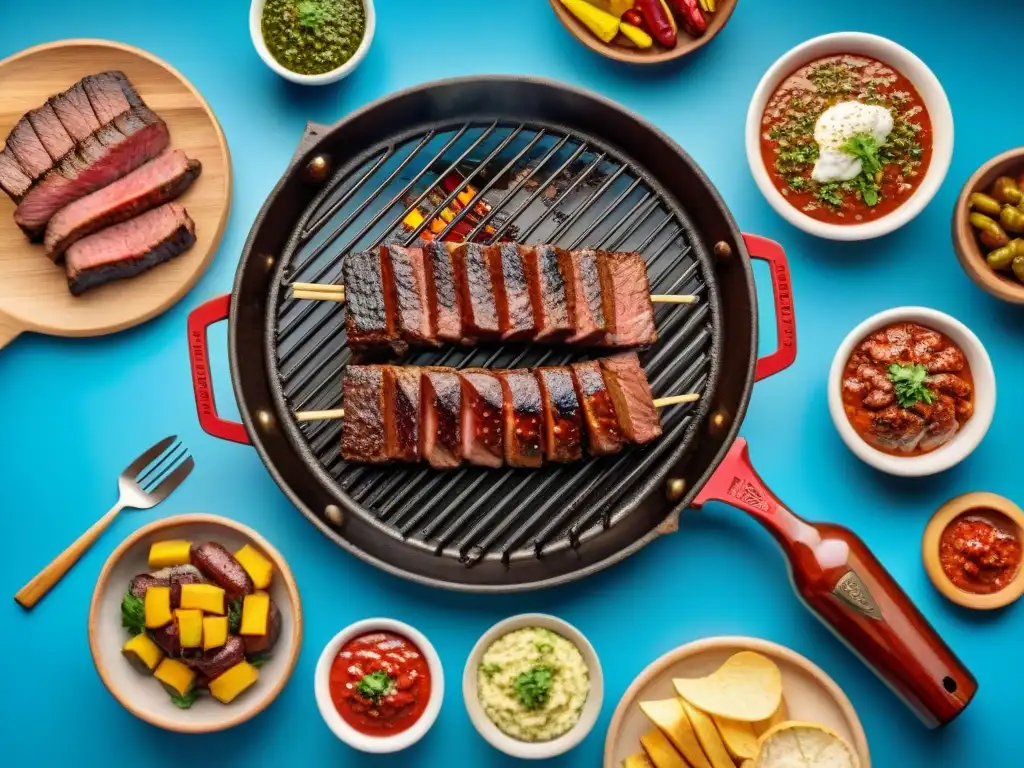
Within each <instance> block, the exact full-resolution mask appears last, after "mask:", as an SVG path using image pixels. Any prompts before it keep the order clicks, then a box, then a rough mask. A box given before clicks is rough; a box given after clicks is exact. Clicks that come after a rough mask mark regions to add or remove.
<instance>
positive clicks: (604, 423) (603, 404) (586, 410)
mask: <svg viewBox="0 0 1024 768" xmlns="http://www.w3.org/2000/svg"><path fill="white" fill-rule="evenodd" d="M572 378H573V384H575V386H576V396H577V398H578V399H579V401H580V405H581V406H582V407H583V419H584V422H585V423H586V432H587V450H588V451H589V452H590V453H592V454H593V455H595V456H607V455H608V454H612V453H618V452H619V451H621V450H622V431H621V430H620V429H619V420H618V418H616V416H615V406H614V405H613V404H612V398H611V395H610V394H609V393H608V388H607V387H606V386H605V383H604V376H603V375H602V374H601V364H600V363H598V362H597V361H596V360H590V361H588V362H585V363H575V364H574V365H573V366H572Z"/></svg>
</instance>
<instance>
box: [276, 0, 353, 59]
mask: <svg viewBox="0 0 1024 768" xmlns="http://www.w3.org/2000/svg"><path fill="white" fill-rule="evenodd" d="M260 26H261V28H262V31H263V41H264V43H266V46H267V50H269V51H270V55H271V56H273V57H274V58H275V59H276V60H277V61H278V63H279V64H281V66H283V67H285V68H286V69H290V70H291V71H292V72H295V73H297V74H300V75H322V74H324V73H325V72H330V71H331V70H334V69H337V68H338V67H340V66H341V65H342V64H344V63H345V62H346V61H348V60H349V59H351V58H352V56H353V55H354V54H355V52H356V49H357V48H358V47H359V44H360V43H361V42H362V41H363V34H364V33H365V32H366V13H365V11H364V9H363V4H362V2H361V1H360V0H267V3H266V5H265V6H264V7H263V18H262V20H261V23H260Z"/></svg>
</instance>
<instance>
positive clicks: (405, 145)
mask: <svg viewBox="0 0 1024 768" xmlns="http://www.w3.org/2000/svg"><path fill="white" fill-rule="evenodd" d="M453 174H456V176H454V177H453ZM452 178H456V179H458V184H456V185H452V184H450V183H448V184H445V183H444V182H445V180H450V179H452ZM467 186H472V187H473V188H474V189H475V190H476V191H477V196H476V197H475V198H474V199H473V202H474V203H476V202H477V201H479V200H480V199H483V200H485V201H486V202H487V204H488V206H489V210H486V209H483V210H481V209H479V208H476V207H475V206H474V205H469V206H462V207H461V208H460V207H459V203H458V196H459V194H460V193H462V192H463V191H464V190H465V189H466V188H467ZM446 209H447V210H446ZM414 211H418V212H419V213H421V214H422V222H419V223H416V224H415V226H410V225H408V224H406V223H405V222H406V220H407V217H408V216H409V215H410V213H412V212H414ZM484 211H486V213H485V212H484ZM443 213H445V214H447V218H445V216H444V215H442V214H443ZM452 213H454V216H452V215H451V214H452ZM437 221H440V222H442V223H443V226H437V225H433V228H432V230H431V231H434V232H435V234H436V236H437V237H446V236H449V235H456V234H457V235H459V237H458V239H460V240H461V239H463V237H465V239H474V238H475V239H481V240H484V241H486V242H495V241H497V240H499V239H505V240H515V241H517V242H524V243H555V244H558V245H560V246H562V247H565V248H569V249H575V248H583V247H588V248H603V249H607V250H628V251H637V252H639V253H640V254H642V255H643V256H644V258H645V260H646V261H647V262H648V273H649V277H650V282H651V290H652V292H656V293H693V294H696V295H698V296H699V297H700V299H701V300H700V302H698V303H697V304H695V305H657V306H656V312H655V318H656V321H657V325H658V332H659V335H660V339H661V340H660V341H659V343H658V345H657V346H656V347H655V348H654V349H652V350H650V351H648V352H647V353H645V354H643V355H641V360H642V362H643V364H644V368H645V370H646V371H647V374H648V377H649V379H650V381H651V388H652V390H653V392H654V393H655V396H656V397H658V396H663V395H670V394H679V393H683V392H693V391H696V392H703V391H704V389H705V387H707V386H708V384H709V383H710V384H711V386H712V387H713V385H714V378H715V375H716V370H717V366H716V362H715V361H716V357H717V355H716V350H717V345H718V343H719V341H718V331H717V329H716V328H715V327H714V324H713V322H712V317H713V312H712V306H713V305H715V304H716V303H717V301H718V297H717V295H716V294H715V293H714V291H715V288H714V286H713V283H709V280H708V275H706V274H705V272H704V270H705V266H704V265H708V264H710V261H709V260H708V258H707V254H706V253H704V252H703V251H702V250H701V249H702V248H703V245H702V243H701V242H700V241H699V239H698V238H697V237H696V236H695V234H694V232H695V230H694V228H693V226H692V225H691V223H690V222H689V221H688V220H687V218H686V215H685V213H684V212H683V211H681V210H679V209H678V207H677V206H674V205H672V204H671V203H670V202H669V200H668V198H667V196H666V195H665V194H664V193H663V192H661V191H660V190H659V189H658V188H657V187H656V185H655V183H654V182H653V181H651V180H650V177H649V176H648V175H647V174H645V173H643V172H641V171H640V170H639V169H637V168H636V167H635V165H633V164H632V163H631V162H630V161H628V160H627V159H625V157H624V156H622V155H621V153H619V152H618V151H617V150H615V149H614V148H611V147H608V146H605V145H604V144H603V143H602V142H600V141H599V140H596V139H593V138H590V137H585V136H582V135H580V134H579V133H577V132H572V131H568V130H566V129H564V128H560V127H558V126H545V125H540V124H526V123H516V124H511V123H506V122H503V121H500V120H498V121H487V122H471V123H464V124H458V125H440V126H436V127H433V128H431V129H429V130H424V129H422V128H421V129H419V130H418V131H415V132H410V133H408V134H406V135H404V136H401V137H398V138H396V139H394V140H392V141H389V142H386V143H384V142H382V143H381V144H380V145H378V146H376V147H373V148H371V149H370V150H369V151H367V152H365V153H363V154H362V155H361V156H360V157H359V158H357V159H356V160H354V161H353V162H352V163H350V164H349V165H348V166H347V167H345V168H343V169H341V170H340V171H339V172H338V173H337V174H336V175H335V177H334V179H332V181H331V183H330V184H329V185H328V186H327V187H326V188H325V189H324V190H323V191H322V192H321V194H320V195H319V196H318V197H317V199H316V200H315V201H314V202H313V203H312V205H311V206H310V207H309V209H307V211H306V213H305V215H304V217H303V219H302V223H301V225H300V227H299V229H298V231H297V232H296V234H295V235H293V237H292V240H291V243H290V245H289V248H288V249H287V251H286V252H285V253H284V254H283V255H282V259H281V268H280V282H281V285H282V290H280V291H278V292H277V295H278V301H277V304H276V306H275V307H274V311H275V312H276V325H275V332H276V350H277V358H276V361H275V363H274V364H275V366H276V370H275V371H273V373H274V374H276V375H277V376H278V377H279V380H280V382H281V389H282V392H283V393H284V396H285V400H286V402H287V403H288V406H289V407H290V408H291V410H292V411H297V410H307V409H316V410H320V409H327V408H336V407H338V406H339V405H340V404H341V384H340V382H341V372H342V369H343V368H344V366H345V364H346V363H347V362H348V360H349V357H350V354H349V350H348V348H347V346H346V344H345V333H344V308H343V307H342V306H341V305H339V304H335V303H330V302H307V301H296V300H293V299H290V298H288V297H287V294H288V291H287V290H284V289H283V287H284V286H286V285H287V283H289V282H293V281H294V282H299V281H302V282H337V281H339V279H340V274H341V263H342V259H343V258H344V254H345V253H348V252H351V251H353V250H363V249H366V248H370V247H373V246H376V245H380V244H381V243H385V242H396V243H401V244H406V245H407V244H410V243H412V242H414V241H415V240H416V239H417V238H418V237H419V236H420V235H421V234H422V233H423V232H424V231H425V230H426V228H427V227H431V226H432V224H433V222H437ZM438 230H439V231H438ZM467 232H468V234H467ZM709 285H711V287H710V288H709ZM599 354H600V352H599V351H597V350H593V351H587V350H567V349H557V348H546V347H542V346H524V345H508V346H485V345H481V346H479V347H473V348H455V347H452V348H445V349H442V350H414V351H413V354H411V355H410V356H409V357H408V358H407V359H406V361H405V362H406V363H408V364H413V365H451V366H455V367H458V368H463V367H469V366H481V367H488V368H492V367H509V368H511V367H521V366H535V365H562V364H566V363H568V362H570V361H572V360H575V359H585V358H587V357H593V356H598V355H599ZM700 413H702V407H701V405H700V404H693V405H682V406H674V407H671V408H668V409H666V410H665V411H663V412H662V414H661V415H662V424H663V426H664V433H665V434H664V436H663V438H662V439H661V440H660V441H658V442H656V443H655V444H653V445H651V446H648V447H647V448H644V449H640V450H633V451H629V452H626V453H624V454H622V455H620V456H615V457H602V458H591V459H588V460H586V461H585V462H582V463H579V464H574V465H565V466H549V467H545V468H544V469H541V470H535V471H528V470H513V469H507V468H506V469H504V470H497V471H495V470H486V469H480V468H473V467H466V468H462V469H459V470H456V471H454V472H438V471H435V470H432V469H430V468H429V467H427V466H426V465H411V466H409V465H405V466H403V465H394V466H385V467H379V466H376V467H371V466H365V465H349V464H346V463H345V462H344V461H343V460H342V459H341V455H340V450H339V448H340V429H341V427H340V423H339V422H337V421H324V422H318V423H317V422H312V423H304V424H300V425H298V429H299V434H301V436H302V439H303V440H304V441H305V446H302V447H303V448H305V449H306V450H307V451H308V452H309V453H311V454H312V455H313V456H314V457H315V458H316V459H317V461H318V462H319V463H320V465H321V467H322V468H323V470H324V471H325V472H326V474H327V475H328V476H329V477H330V478H331V480H332V481H333V488H332V491H333V492H334V494H335V495H337V496H338V497H339V498H340V499H344V498H345V495H346V494H347V497H348V499H349V500H350V502H351V503H350V504H349V505H348V506H349V507H350V508H353V509H355V510H356V511H357V512H358V513H359V514H361V515H364V516H365V517H366V518H367V519H369V520H371V521H373V522H374V523H375V524H376V525H377V527H378V528H380V529H381V530H383V531H386V532H387V533H389V534H390V535H392V536H394V537H396V538H398V539H401V540H404V541H405V542H406V543H407V544H408V545H409V546H414V547H418V548H421V549H423V550H424V551H427V552H430V553H432V554H435V555H438V556H444V557H451V558H457V559H458V560H459V561H461V562H463V563H465V564H466V565H472V564H474V563H477V562H480V561H481V560H484V559H491V560H493V559H498V560H501V561H503V562H505V563H509V562H513V561H516V560H519V559H522V558H534V557H538V556H543V555H545V554H548V553H551V552H554V551H556V550H559V549H562V548H565V547H573V546H577V545H578V544H579V543H580V542H582V541H585V540H587V539H588V538H589V537H591V536H594V535H597V534H599V533H600V532H601V531H602V530H604V529H606V528H608V527H610V526H612V525H614V524H615V522H616V521H617V520H619V519H621V517H622V516H624V515H626V514H629V512H630V511H631V510H632V509H633V508H634V507H636V505H637V503H638V502H639V499H640V497H641V496H642V494H641V493H639V492H638V491H639V489H640V487H641V485H643V484H644V483H650V482H651V479H652V476H655V475H656V474H657V472H658V471H659V468H660V469H661V471H662V472H663V471H665V469H666V468H667V466H670V465H671V463H673V462H674V461H675V460H678V458H679V455H680V454H681V453H682V450H684V449H685V443H686V442H687V440H688V439H689V436H691V435H692V434H693V433H694V432H695V430H694V429H692V427H694V426H695V421H696V420H697V417H698V414H700ZM669 459H671V461H669Z"/></svg>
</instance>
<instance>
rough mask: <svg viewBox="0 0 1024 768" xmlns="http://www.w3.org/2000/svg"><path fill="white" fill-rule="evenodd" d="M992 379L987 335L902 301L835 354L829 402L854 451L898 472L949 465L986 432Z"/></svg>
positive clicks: (919, 472) (921, 472)
mask: <svg viewBox="0 0 1024 768" xmlns="http://www.w3.org/2000/svg"><path fill="white" fill-rule="evenodd" d="M995 404H996V378H995V371H994V369H993V367H992V361H991V359H990V358H989V356H988V352H987V351H986V350H985V346H984V345H983V344H982V343H981V340H980V339H978V337H977V336H976V335H975V334H974V333H973V332H971V330H970V329H969V328H967V326H965V325H964V324H963V323H961V322H960V321H959V320H957V319H956V318H954V317H951V316H949V315H947V314H945V313H944V312H939V311H937V310H934V309H928V308H926V307H897V308H895V309H890V310H886V311H885V312H879V313H878V314H876V315H873V316H872V317H869V318H868V319H867V320H865V321H864V322H862V323H861V324H860V325H858V326H857V327H856V328H854V329H853V330H852V331H850V333H849V334H847V336H846V338H845V339H844V340H843V342H842V344H840V345H839V348H838V349H837V350H836V354H835V357H834V358H833V359H832V367H831V369H830V371H829V377H828V406H829V413H830V415H831V417H832V422H833V423H834V424H835V427H836V431H837V432H838V433H839V436H840V437H841V438H842V440H843V442H844V443H846V446H847V447H848V448H849V449H850V450H851V451H852V452H853V454H854V455H855V456H857V458H859V459H860V460H861V461H863V462H864V463H866V464H869V465H870V466H872V467H874V468H875V469H877V470H880V471H882V472H886V473H888V474H890V475H897V476H900V477H924V476H927V475H934V474H936V473H938V472H944V471H945V470H947V469H950V468H951V467H953V466H956V465H957V464H959V463H960V462H961V461H963V460H964V459H966V458H967V457H968V456H969V455H970V454H971V453H973V451H974V449H975V448H977V447H978V445H979V444H980V443H981V441H982V439H983V438H984V437H985V435H986V434H987V433H988V428H989V426H990V425H991V424H992V418H993V416H994V414H995Z"/></svg>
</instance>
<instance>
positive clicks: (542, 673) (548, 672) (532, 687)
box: [515, 666, 555, 710]
mask: <svg viewBox="0 0 1024 768" xmlns="http://www.w3.org/2000/svg"><path fill="white" fill-rule="evenodd" d="M554 675H555V671H554V670H553V669H552V668H551V667H548V666H539V667H534V668H533V669H531V670H529V671H527V672H522V673H520V674H519V676H518V677H517V678H516V682H515V689H516V695H517V696H518V697H519V701H520V702H522V705H523V706H524V707H526V708H527V709H530V710H533V709H540V708H541V707H543V706H544V705H545V704H546V703H547V701H548V697H549V696H550V695H551V679H552V678H553V677H554Z"/></svg>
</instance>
